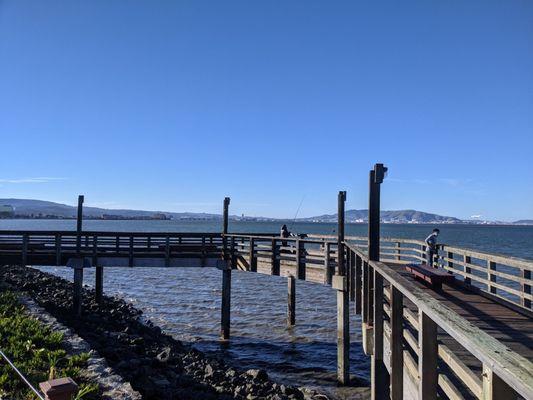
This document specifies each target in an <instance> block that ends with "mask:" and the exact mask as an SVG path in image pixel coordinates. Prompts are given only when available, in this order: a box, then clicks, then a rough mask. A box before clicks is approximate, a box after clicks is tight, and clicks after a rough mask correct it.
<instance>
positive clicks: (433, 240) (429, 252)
mask: <svg viewBox="0 0 533 400" xmlns="http://www.w3.org/2000/svg"><path fill="white" fill-rule="evenodd" d="M439 233H440V230H438V229H437V228H435V229H433V232H431V235H429V236H428V237H427V238H426V240H425V242H426V261H427V264H428V265H429V266H430V267H432V266H433V258H434V257H435V254H436V253H437V236H439Z"/></svg>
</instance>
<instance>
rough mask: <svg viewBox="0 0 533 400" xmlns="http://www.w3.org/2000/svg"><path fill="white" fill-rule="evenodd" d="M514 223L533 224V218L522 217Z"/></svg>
mask: <svg viewBox="0 0 533 400" xmlns="http://www.w3.org/2000/svg"><path fill="white" fill-rule="evenodd" d="M513 224H514V225H533V219H521V220H518V221H515V222H513Z"/></svg>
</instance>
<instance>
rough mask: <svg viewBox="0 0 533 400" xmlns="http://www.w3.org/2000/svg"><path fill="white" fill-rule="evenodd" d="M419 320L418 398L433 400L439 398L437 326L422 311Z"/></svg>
mask: <svg viewBox="0 0 533 400" xmlns="http://www.w3.org/2000/svg"><path fill="white" fill-rule="evenodd" d="M418 318H419V319H418V327H419V331H418V347H419V357H418V375H419V377H420V383H419V386H418V393H419V394H418V398H419V399H424V400H433V399H436V398H437V382H438V371H437V361H438V344H437V324H436V323H435V322H434V321H433V320H432V319H431V318H429V317H428V316H427V315H426V314H425V313H424V312H422V311H419V317H418Z"/></svg>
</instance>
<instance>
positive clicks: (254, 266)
mask: <svg viewBox="0 0 533 400" xmlns="http://www.w3.org/2000/svg"><path fill="white" fill-rule="evenodd" d="M249 245H250V246H249V249H248V251H249V261H248V264H249V266H250V271H252V272H257V258H256V257H255V240H254V238H253V237H251V238H250V243H249Z"/></svg>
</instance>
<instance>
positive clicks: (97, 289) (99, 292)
mask: <svg viewBox="0 0 533 400" xmlns="http://www.w3.org/2000/svg"><path fill="white" fill-rule="evenodd" d="M92 264H93V266H94V267H95V273H94V298H95V300H96V302H97V303H101V302H102V299H103V295H104V267H102V266H100V265H98V236H96V235H94V236H93V260H92Z"/></svg>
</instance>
